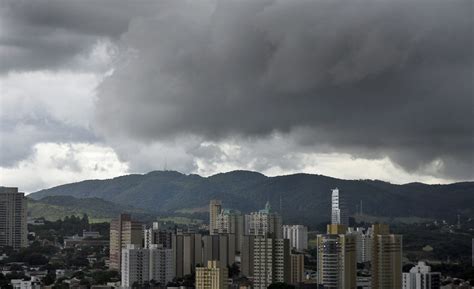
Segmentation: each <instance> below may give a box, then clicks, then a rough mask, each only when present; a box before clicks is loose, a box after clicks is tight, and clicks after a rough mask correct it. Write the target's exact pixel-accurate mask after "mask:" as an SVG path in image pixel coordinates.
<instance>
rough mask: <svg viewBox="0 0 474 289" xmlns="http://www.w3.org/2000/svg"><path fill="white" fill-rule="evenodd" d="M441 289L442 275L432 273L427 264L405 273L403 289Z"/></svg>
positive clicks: (423, 263)
mask: <svg viewBox="0 0 474 289" xmlns="http://www.w3.org/2000/svg"><path fill="white" fill-rule="evenodd" d="M439 288H441V273H439V272H431V267H430V266H427V265H426V263H425V262H418V265H416V266H415V267H413V268H411V269H410V272H409V273H403V289H439Z"/></svg>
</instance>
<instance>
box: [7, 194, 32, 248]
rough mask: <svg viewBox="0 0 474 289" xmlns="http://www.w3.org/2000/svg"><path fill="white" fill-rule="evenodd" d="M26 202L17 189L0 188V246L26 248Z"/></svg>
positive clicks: (23, 195)
mask: <svg viewBox="0 0 474 289" xmlns="http://www.w3.org/2000/svg"><path fill="white" fill-rule="evenodd" d="M27 235H28V228H27V200H26V197H25V194H24V193H20V192H18V188H9V187H0V246H10V247H13V249H15V250H17V249H20V248H23V247H26V246H28V240H27Z"/></svg>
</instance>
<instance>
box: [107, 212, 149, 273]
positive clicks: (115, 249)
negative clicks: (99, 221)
mask: <svg viewBox="0 0 474 289" xmlns="http://www.w3.org/2000/svg"><path fill="white" fill-rule="evenodd" d="M142 242H143V224H142V223H140V222H137V221H133V220H132V218H131V216H130V215H128V214H121V215H120V216H119V217H118V218H116V219H114V220H112V222H111V223H110V265H109V267H110V269H115V270H120V269H121V258H122V249H124V248H127V246H128V245H136V246H142Z"/></svg>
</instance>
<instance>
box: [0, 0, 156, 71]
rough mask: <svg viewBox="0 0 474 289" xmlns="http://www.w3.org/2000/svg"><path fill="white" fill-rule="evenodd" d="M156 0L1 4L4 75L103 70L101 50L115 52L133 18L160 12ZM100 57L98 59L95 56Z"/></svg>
mask: <svg viewBox="0 0 474 289" xmlns="http://www.w3.org/2000/svg"><path fill="white" fill-rule="evenodd" d="M155 3H157V2H155V1H151V0H143V1H142V0H139V1H133V3H132V1H126V0H101V1H95V0H80V1H75V0H35V1H29V0H1V1H0V73H5V72H8V71H12V70H15V71H29V70H38V69H68V70H76V69H84V70H90V69H101V68H103V66H104V64H106V63H103V61H101V59H97V58H100V55H95V57H96V59H95V60H93V61H91V62H88V61H87V59H84V57H87V55H89V54H91V53H92V54H93V53H94V52H95V51H94V48H95V47H96V46H97V45H102V46H104V44H105V49H109V50H113V49H114V47H113V45H112V42H113V41H116V40H117V39H118V38H119V37H120V36H121V35H122V34H123V33H124V32H125V31H127V29H128V25H129V22H130V21H131V19H133V18H136V17H141V16H145V15H147V14H149V13H150V12H152V11H155V10H156V8H155V6H156V4H155ZM93 56H94V55H93Z"/></svg>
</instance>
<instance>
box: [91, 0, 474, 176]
mask: <svg viewBox="0 0 474 289" xmlns="http://www.w3.org/2000/svg"><path fill="white" fill-rule="evenodd" d="M160 3H161V5H160V7H159V9H156V10H154V13H153V16H151V17H140V18H136V19H134V20H132V21H131V24H130V26H129V28H128V31H127V32H126V33H125V34H123V35H122V36H121V38H120V42H119V43H118V46H119V50H120V55H121V59H122V61H121V62H119V64H118V66H117V67H116V68H115V72H114V73H113V74H112V76H110V77H109V78H107V79H106V80H105V81H104V82H103V83H102V84H101V86H100V89H99V91H98V92H99V100H98V102H97V107H96V110H97V121H98V123H97V126H98V127H99V129H100V132H101V133H103V134H104V135H105V136H107V137H108V138H110V139H114V140H117V139H130V138H132V139H134V140H135V141H142V142H149V143H152V142H154V141H163V140H170V139H176V138H179V137H183V136H186V135H193V136H195V137H198V138H202V139H204V140H210V141H225V140H226V139H229V138H233V139H235V138H236V137H237V138H242V139H247V138H256V139H259V138H267V137H268V136H269V135H271V134H272V133H275V132H277V133H282V134H284V135H285V134H287V136H288V137H292V138H294V139H295V140H296V143H297V146H298V147H299V148H298V149H301V150H304V151H313V152H331V151H337V152H347V153H350V154H352V155H354V156H363V157H369V158H372V157H373V158H382V157H384V156H388V157H390V158H391V159H392V160H393V161H394V162H396V163H398V164H399V165H401V166H403V167H404V168H405V169H406V170H408V171H424V172H430V173H432V174H433V175H438V176H445V177H449V178H453V179H472V178H474V175H473V172H474V169H473V152H472V148H473V147H474V137H473V135H474V122H473V121H472V119H473V117H474V112H473V107H474V106H473V91H474V88H473V81H472V76H473V75H472V69H473V43H472V39H473V36H474V35H473V31H472V29H473V17H472V1H470V0H449V1H445V0H431V1H425V0H415V1H408V0H397V1H393V0H361V1H346V0H318V1H303V0H299V1H283V0H281V1H253V0H252V1H250V0H248V1H247V0H246V1H237V0H219V1H215V2H214V1H167V2H160Z"/></svg>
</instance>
